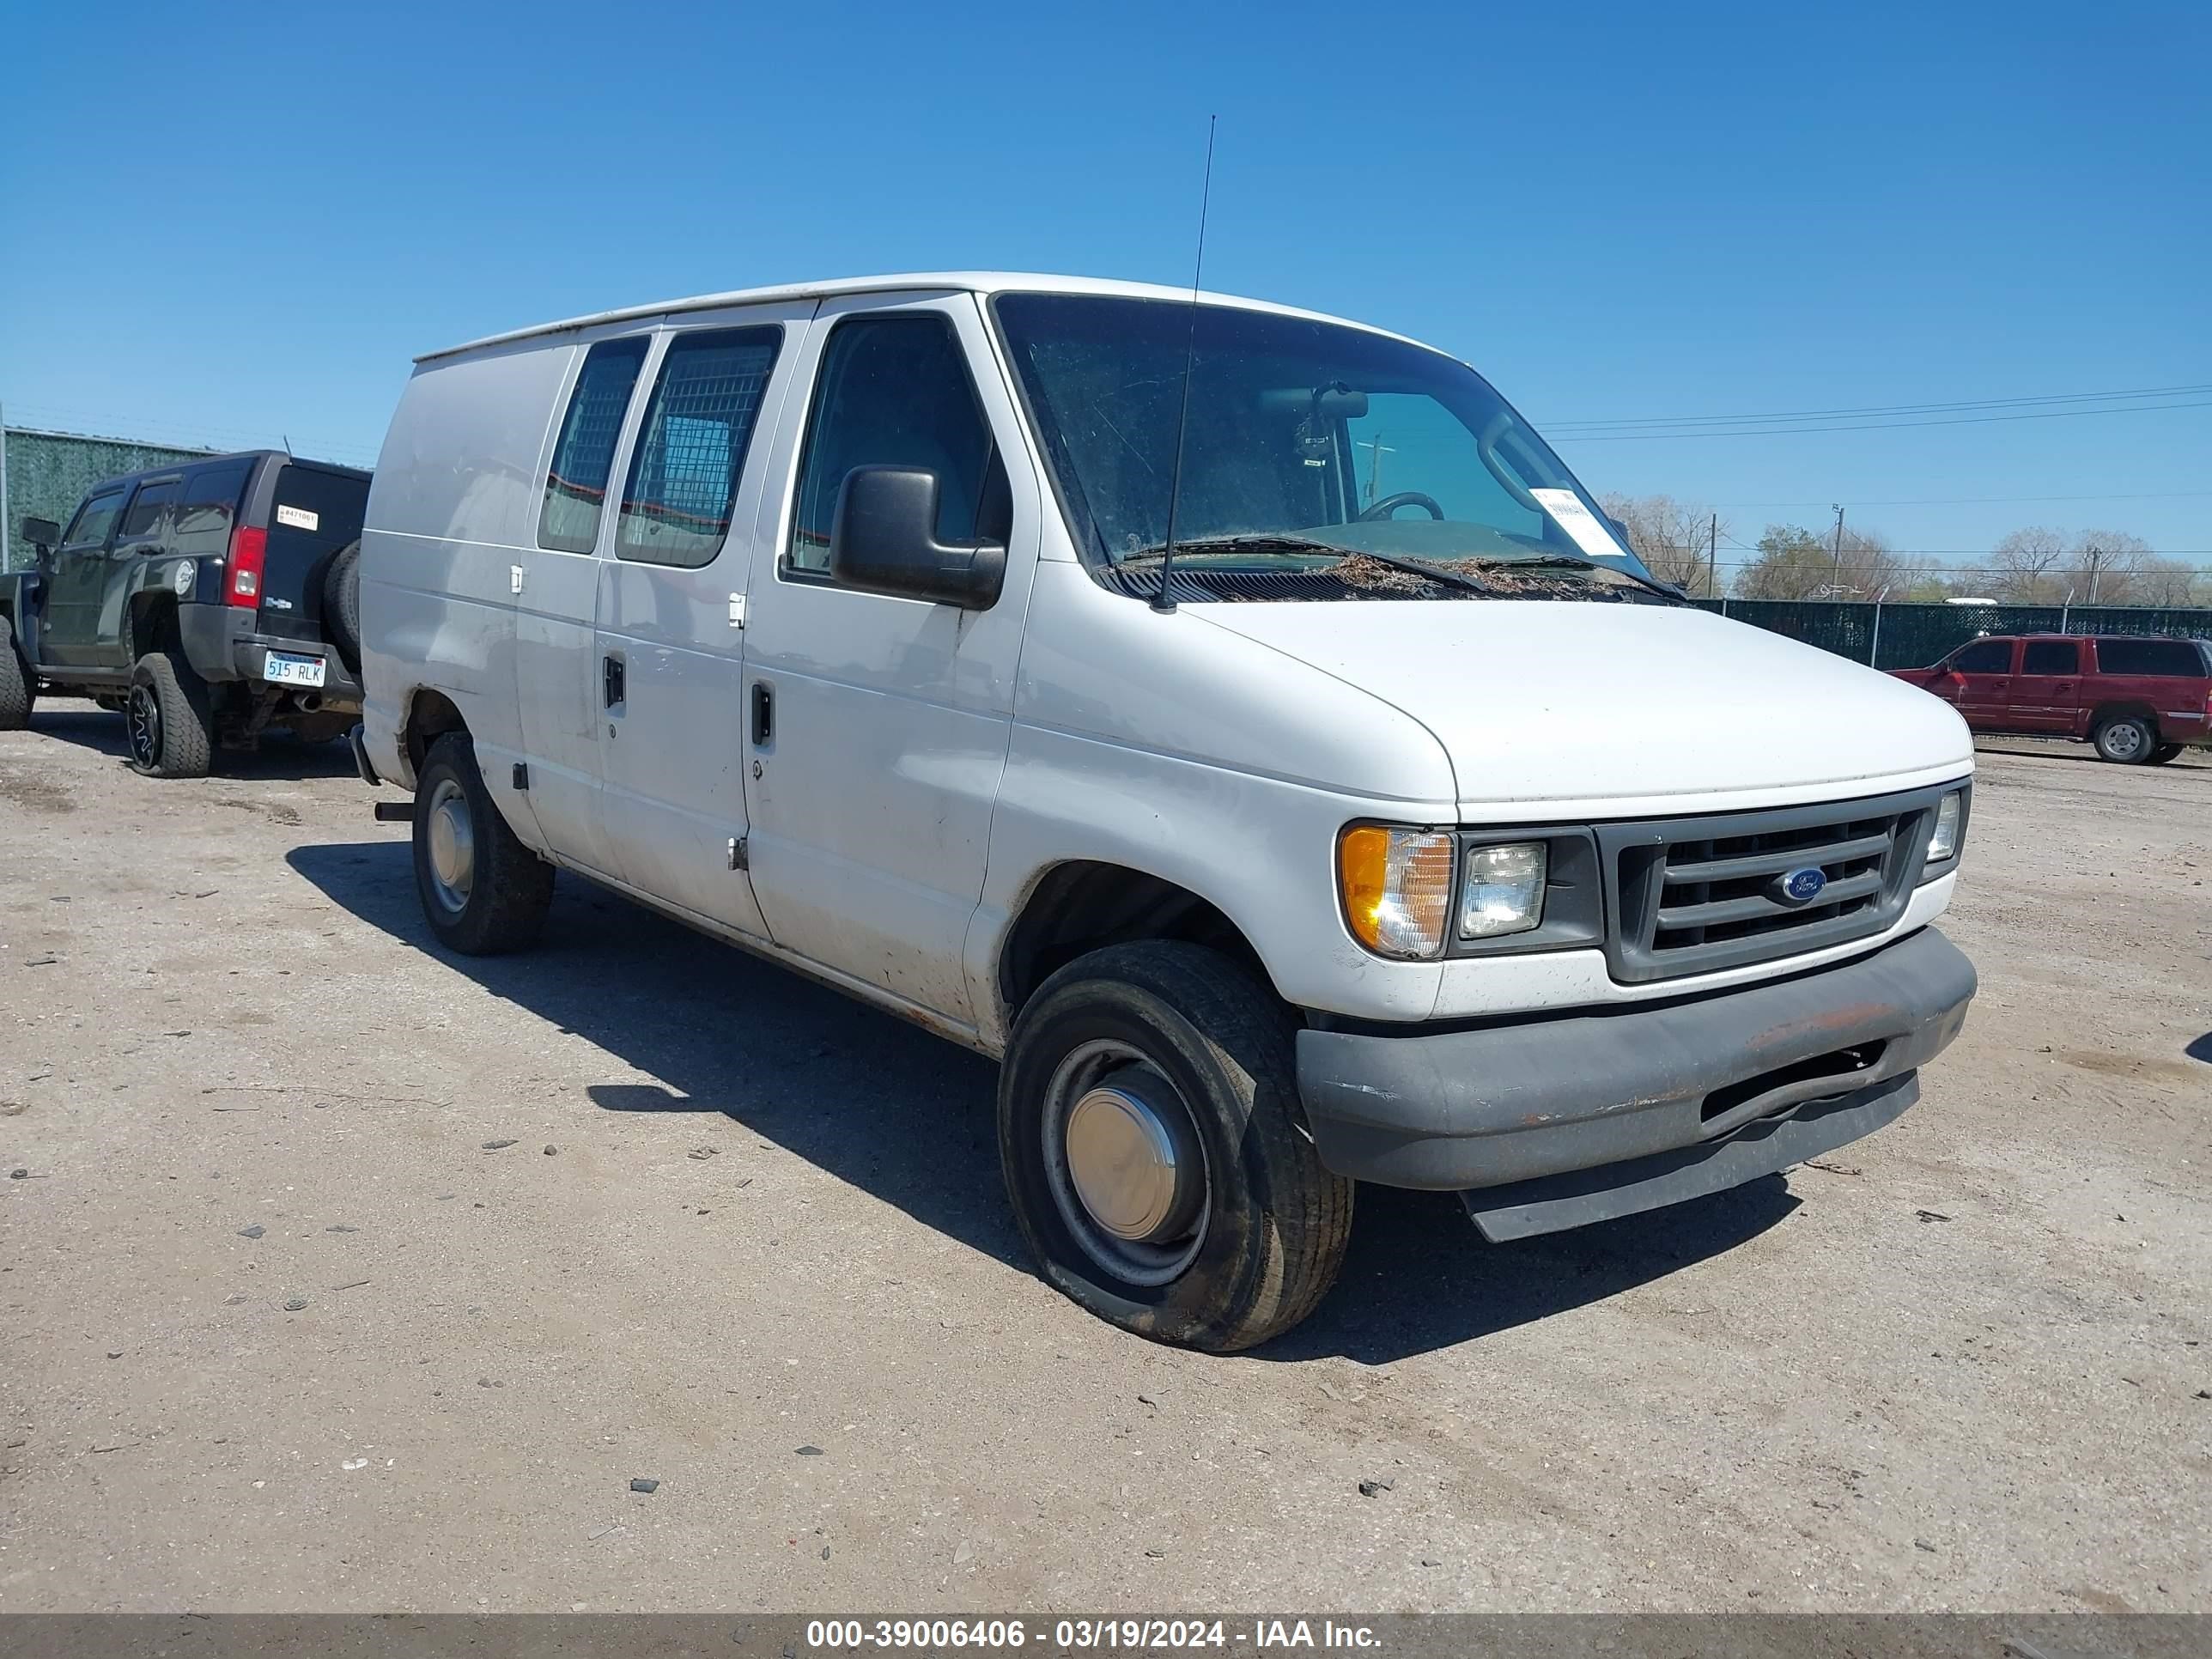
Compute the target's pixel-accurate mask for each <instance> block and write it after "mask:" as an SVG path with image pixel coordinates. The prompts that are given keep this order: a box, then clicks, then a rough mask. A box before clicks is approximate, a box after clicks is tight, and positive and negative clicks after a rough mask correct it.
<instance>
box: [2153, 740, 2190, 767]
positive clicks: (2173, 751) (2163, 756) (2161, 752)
mask: <svg viewBox="0 0 2212 1659" xmlns="http://www.w3.org/2000/svg"><path fill="white" fill-rule="evenodd" d="M2181 749H2182V745H2181V744H2178V743H2162V744H2159V746H2158V747H2157V748H2155V749H2154V750H2151V751H2150V764H2151V765H2153V766H2163V765H2165V764H2166V762H2168V761H2170V760H2172V759H2173V758H2174V757H2176V756H2178V755H2179V754H2180V753H2181Z"/></svg>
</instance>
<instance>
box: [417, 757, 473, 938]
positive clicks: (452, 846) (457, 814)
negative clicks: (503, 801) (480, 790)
mask: <svg viewBox="0 0 2212 1659" xmlns="http://www.w3.org/2000/svg"><path fill="white" fill-rule="evenodd" d="M422 834H423V838H424V840H425V841H426V842H428V851H429V854H430V885H431V887H432V889H433V890H435V893H436V896H437V900H438V902H439V903H440V904H441V906H443V907H444V908H446V909H447V910H450V911H453V912H454V913H455V914H456V915H458V914H459V912H461V911H463V910H465V909H467V908H468V905H469V894H470V892H471V890H473V889H474V888H475V886H476V878H477V838H476V829H475V828H474V826H473V825H472V824H471V821H470V818H469V802H468V797H467V796H465V795H464V794H463V793H461V787H460V785H459V784H458V783H455V782H454V781H453V780H452V779H451V778H441V779H439V780H438V787H436V788H435V789H434V790H433V791H431V793H430V804H429V805H428V807H427V808H425V809H424V811H423V814H422Z"/></svg>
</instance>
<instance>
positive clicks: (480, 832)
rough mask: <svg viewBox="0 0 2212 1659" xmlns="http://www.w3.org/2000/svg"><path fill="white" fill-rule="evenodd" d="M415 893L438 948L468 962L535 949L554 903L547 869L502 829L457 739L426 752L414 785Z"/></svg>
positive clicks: (472, 755)
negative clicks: (502, 953) (468, 959)
mask: <svg viewBox="0 0 2212 1659" xmlns="http://www.w3.org/2000/svg"><path fill="white" fill-rule="evenodd" d="M415 889H416V892H417V893H418V894H419V895H420V896H421V897H422V914H423V915H424V917H425V918H427V919H428V921H429V924H430V931H431V932H432V933H435V934H436V935H437V936H438V942H439V943H440V944H441V945H444V946H446V948H447V949H448V950H450V951H459V952H460V953H461V954H462V955H463V956H470V957H483V956H496V955H499V954H500V953H501V952H503V951H520V950H523V949H526V947H528V946H530V945H534V944H536V943H537V942H538V934H539V933H541V932H542V931H544V926H545V912H546V908H547V907H548V906H550V904H551V903H552V902H553V866H551V865H550V864H548V863H546V862H545V861H544V860H543V859H541V858H539V857H538V854H535V853H533V852H532V851H531V850H530V849H529V848H527V847H525V846H524V845H523V844H522V842H521V841H520V839H519V838H518V837H517V836H516V835H515V833H514V831H513V829H509V828H508V827H507V820H506V819H505V818H504V817H501V815H500V811H499V808H498V806H497V805H495V804H494V803H493V800H492V798H491V793H490V791H489V790H487V789H486V788H485V787H484V781H483V773H482V772H480V771H478V770H477V755H476V746H475V745H474V744H472V743H471V742H470V740H469V739H468V738H467V736H466V735H465V734H464V733H461V732H447V734H446V735H445V736H444V737H442V738H439V739H438V741H437V742H435V744H431V745H430V752H429V754H428V757H426V758H425V759H424V761H423V763H422V772H421V774H420V775H418V776H417V777H416V781H415Z"/></svg>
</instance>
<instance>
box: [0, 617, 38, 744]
mask: <svg viewBox="0 0 2212 1659" xmlns="http://www.w3.org/2000/svg"><path fill="white" fill-rule="evenodd" d="M38 698H39V683H38V681H37V680H36V679H34V678H33V677H32V674H31V665H30V664H29V663H27V662H26V661H25V660H24V659H23V647H21V646H20V645H18V644H16V643H15V623H13V622H12V621H10V620H9V618H8V617H0V732H20V731H21V730H22V729H23V728H24V727H25V726H28V725H29V724H30V723H31V705H32V704H33V703H34V702H37V701H38Z"/></svg>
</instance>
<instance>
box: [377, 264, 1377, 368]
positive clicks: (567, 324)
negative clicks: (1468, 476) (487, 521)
mask: <svg viewBox="0 0 2212 1659" xmlns="http://www.w3.org/2000/svg"><path fill="white" fill-rule="evenodd" d="M948 290H950V291H952V292H956V293H957V292H965V293H969V294H1005V293H1024V294H1038V293H1042V294H1103V295H1118V296H1121V297H1123V298H1128V299H1139V300H1180V301H1184V302H1185V303H1186V304H1187V303H1188V301H1189V300H1190V297H1191V290H1190V289H1187V288H1168V287H1165V286H1164V285H1162V284H1160V283H1124V282H1117V281H1115V280H1113V279H1111V278H1109V277H1103V276H1041V275H1038V274H1036V273H1035V272H1030V271H1011V270H930V271H904V272H899V273H895V274H892V275H889V276H846V277H841V278H838V279H836V280H835V281H831V282H821V283H785V284H783V285H781V286H780V287H775V288H741V289H732V290H731V291H730V292H729V293H726V294H700V295H694V296H693V297H691V298H690V299H688V300H664V301H660V302H659V303H658V304H655V305H645V306H624V307H621V308H619V309H617V310H614V311H598V312H593V313H592V314H591V315H589V316H587V317H570V318H567V319H564V320H562V321H561V322H557V323H540V324H538V325H537V326H536V327H535V328H517V329H510V330H508V331H507V332H506V333H504V334H487V335H486V336H484V337H483V338H482V339H480V340H471V341H468V342H467V343H465V344H462V345H457V346H448V347H447V348H446V349H444V350H443V351H426V352H424V353H423V354H422V356H419V357H417V358H416V360H415V361H416V362H418V363H427V362H435V361H436V360H437V359H439V358H441V357H456V356H460V355H461V354H463V353H464V352H470V351H478V350H482V349H484V348H486V347H489V346H498V345H510V344H512V343H514V342H515V341H517V340H529V339H534V338H537V337H540V336H547V335H556V334H569V333H574V332H576V331H580V330H583V329H587V328H597V327H599V325H602V324H605V323H623V322H634V321H636V320H638V319H642V318H647V317H662V316H670V315H674V314H676V313H682V312H686V311H719V310H721V309H722V308H724V307H730V306H746V305H762V304H766V303H769V302H771V301H791V300H828V299H834V298H837V297H840V296H842V295H852V294H898V293H907V292H938V293H941V292H945V291H948ZM1199 299H1200V301H1201V302H1202V303H1204V304H1206V305H1215V306H1234V307H1238V308H1240V309H1242V310H1246V311H1267V312H1273V313H1275V314H1276V315H1278V316H1282V317H1303V318H1305V319H1308V320H1310V321H1313V322H1321V323H1336V324H1340V325H1342V326H1344V327H1346V328H1358V329H1364V330H1365V331H1367V332H1368V333H1370V334H1385V335H1389V337H1390V338H1392V339H1396V340H1408V337H1407V336H1406V335H1402V334H1391V333H1390V331H1389V330H1388V329H1381V328H1376V327H1375V326H1374V325H1371V324H1368V323H1362V322H1356V321H1354V320H1352V319H1350V318H1347V317H1332V316H1329V315H1328V313H1325V312H1319V311H1302V310H1300V309H1298V308H1297V307H1295V306H1283V305H1277V304H1275V303H1273V301H1267V300H1250V299H1245V298H1243V297H1241V296H1239V295H1233V294H1214V293H1211V292H1206V291H1201V292H1200V295H1199ZM1408 343H1411V344H1414V345H1419V344H1421V342H1420V341H1418V340H1408Z"/></svg>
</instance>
